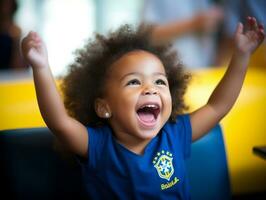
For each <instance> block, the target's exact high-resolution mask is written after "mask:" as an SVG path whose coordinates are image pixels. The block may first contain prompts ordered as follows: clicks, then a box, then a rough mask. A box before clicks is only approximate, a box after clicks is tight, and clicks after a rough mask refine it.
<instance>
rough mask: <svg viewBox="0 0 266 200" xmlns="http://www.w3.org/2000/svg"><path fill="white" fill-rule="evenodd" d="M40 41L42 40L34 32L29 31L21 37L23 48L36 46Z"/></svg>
mask: <svg viewBox="0 0 266 200" xmlns="http://www.w3.org/2000/svg"><path fill="white" fill-rule="evenodd" d="M41 42H42V40H41V38H40V36H39V35H38V34H37V33H36V32H34V31H30V32H29V33H28V35H27V36H26V37H25V38H24V39H23V41H22V46H24V48H25V49H30V48H32V47H34V48H36V47H38V46H39V45H40V44H41Z"/></svg>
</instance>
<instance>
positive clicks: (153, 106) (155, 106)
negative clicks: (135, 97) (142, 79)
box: [141, 104, 158, 108]
mask: <svg viewBox="0 0 266 200" xmlns="http://www.w3.org/2000/svg"><path fill="white" fill-rule="evenodd" d="M145 107H148V108H157V107H158V106H157V105H154V104H148V105H144V106H142V107H141V108H145Z"/></svg>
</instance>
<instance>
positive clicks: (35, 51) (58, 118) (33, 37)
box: [22, 32, 88, 157]
mask: <svg viewBox="0 0 266 200" xmlns="http://www.w3.org/2000/svg"><path fill="white" fill-rule="evenodd" d="M22 52H23V56H24V57H25V59H26V61H27V62H29V63H30V65H31V67H32V70H33V78H34V84H35V90H36V95H37V100H38V105H39V109H40V112H41V115H42V117H43V119H44V121H45V123H46V125H47V126H48V127H49V129H51V131H52V132H53V133H54V134H55V135H56V136H57V137H58V139H59V140H60V141H61V142H62V143H63V144H64V145H66V146H67V147H68V148H69V149H70V150H71V151H72V152H74V153H76V154H78V155H80V156H83V157H86V156H87V148H88V135H87V130H86V127H85V126H83V125H82V124H81V123H79V122H78V121H77V120H75V119H73V118H71V117H69V116H68V115H67V112H66V109H65V107H64V104H63V102H62V100H61V97H60V95H59V93H58V91H57V88H56V85H55V82H54V79H53V76H52V73H51V70H50V67H49V62H48V56H47V50H46V47H45V44H44V43H43V42H42V40H41V38H40V37H39V36H38V34H37V33H35V32H30V33H29V34H28V35H27V36H26V37H25V38H24V39H23V41H22Z"/></svg>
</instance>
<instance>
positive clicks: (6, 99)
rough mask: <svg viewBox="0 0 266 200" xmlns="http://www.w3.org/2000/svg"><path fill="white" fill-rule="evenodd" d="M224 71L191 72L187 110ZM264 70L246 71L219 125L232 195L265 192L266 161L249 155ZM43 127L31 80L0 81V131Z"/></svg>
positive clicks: (262, 135) (261, 139) (261, 132)
mask: <svg viewBox="0 0 266 200" xmlns="http://www.w3.org/2000/svg"><path fill="white" fill-rule="evenodd" d="M224 70H225V69H224V68H219V69H212V70H201V71H195V72H194V76H193V77H194V78H193V79H192V83H191V85H190V87H189V89H188V93H187V95H186V99H187V102H188V103H189V105H190V109H191V110H194V109H196V108H198V107H199V106H201V105H203V104H204V103H205V102H206V101H207V99H208V97H209V95H210V94H211V91H212V90H213V89H214V87H215V85H216V84H217V83H218V81H219V80H220V78H221V77H222V75H223V73H224ZM265 74H266V70H263V69H252V68H251V69H250V70H249V72H248V75H247V78H246V81H245V83H244V87H243V90H242V92H241V95H240V97H239V99H238V101H237V103H236V105H235V107H234V108H233V110H232V111H231V112H230V114H229V115H227V116H226V117H225V118H224V119H223V120H222V122H221V124H222V127H223V132H224V138H225V145H226V151H227V158H228V166H229V171H230V178H231V184H232V190H233V193H234V194H236V193H246V192H256V191H263V190H264V191H265V190H266V161H265V160H263V159H261V158H260V157H258V156H256V155H254V154H253V153H252V147H253V146H255V145H266V125H265V120H264V119H265V111H266V79H265ZM38 126H45V124H44V122H43V120H42V119H41V115H40V113H39V110H38V106H37V103H36V96H35V92H34V86H33V82H32V80H24V81H12V82H2V83H1V82H0V130H1V129H2V130H3V129H14V128H28V127H38Z"/></svg>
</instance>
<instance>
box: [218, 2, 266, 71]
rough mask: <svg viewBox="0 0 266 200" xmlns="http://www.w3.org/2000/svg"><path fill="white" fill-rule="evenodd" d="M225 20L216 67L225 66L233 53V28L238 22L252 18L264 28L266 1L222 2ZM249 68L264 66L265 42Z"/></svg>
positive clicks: (265, 59)
mask: <svg viewBox="0 0 266 200" xmlns="http://www.w3.org/2000/svg"><path fill="white" fill-rule="evenodd" d="M223 4H224V11H225V19H224V23H223V27H222V35H221V40H220V42H219V43H220V45H219V53H218V54H217V55H218V57H217V60H216V64H217V65H227V64H228V62H229V59H230V57H231V55H232V52H233V45H234V44H233V36H234V27H235V26H236V25H237V23H238V22H239V21H241V22H244V21H245V19H246V17H247V16H254V17H255V18H256V19H257V20H258V21H259V22H260V23H262V24H263V26H264V27H265V25H266V1H265V0H234V1H230V0H224V1H223ZM250 65H251V66H256V67H265V66H266V41H264V43H263V44H262V45H261V46H260V48H259V49H258V50H257V51H256V53H255V54H254V55H253V56H252V58H251V60H250Z"/></svg>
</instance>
